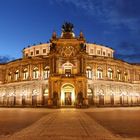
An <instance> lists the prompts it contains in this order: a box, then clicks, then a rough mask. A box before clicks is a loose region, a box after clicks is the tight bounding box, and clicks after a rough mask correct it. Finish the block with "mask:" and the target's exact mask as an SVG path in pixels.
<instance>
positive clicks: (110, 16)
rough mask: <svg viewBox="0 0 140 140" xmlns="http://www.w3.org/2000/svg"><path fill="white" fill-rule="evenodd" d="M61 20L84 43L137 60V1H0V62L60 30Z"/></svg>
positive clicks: (139, 10) (139, 36) (139, 47)
mask: <svg viewBox="0 0 140 140" xmlns="http://www.w3.org/2000/svg"><path fill="white" fill-rule="evenodd" d="M65 21H69V22H72V23H73V24H74V27H75V28H74V31H75V34H76V35H79V32H80V31H83V33H84V35H85V38H86V40H87V41H88V42H92V43H97V44H103V45H106V46H109V47H111V48H113V49H115V56H116V57H117V58H120V59H123V60H125V61H128V62H133V63H140V45H139V43H140V0H0V61H1V62H3V61H7V60H9V59H13V58H14V59H16V58H20V57H22V49H23V48H24V47H27V46H28V45H33V44H38V43H40V42H47V41H49V39H50V38H51V35H52V32H53V31H56V32H57V34H58V35H60V33H61V26H62V24H63V23H64V22H65Z"/></svg>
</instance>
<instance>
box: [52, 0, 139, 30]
mask: <svg viewBox="0 0 140 140" xmlns="http://www.w3.org/2000/svg"><path fill="white" fill-rule="evenodd" d="M53 2H54V3H55V2H57V3H60V4H66V3H67V4H72V5H74V6H75V7H77V8H78V9H79V8H80V9H83V10H84V13H86V14H88V15H91V16H93V18H96V17H97V18H96V20H98V21H99V22H103V23H106V24H110V25H111V26H113V28H121V27H122V25H123V26H126V27H127V28H128V29H129V30H131V31H136V30H137V28H138V27H139V24H140V20H139V17H140V15H139V13H140V8H139V6H138V5H140V1H139V0H127V2H126V0H53Z"/></svg>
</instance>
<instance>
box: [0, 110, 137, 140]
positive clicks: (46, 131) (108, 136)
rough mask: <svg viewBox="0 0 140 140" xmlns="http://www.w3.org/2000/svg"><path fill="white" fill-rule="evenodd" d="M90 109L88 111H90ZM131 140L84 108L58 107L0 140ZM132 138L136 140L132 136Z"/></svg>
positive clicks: (135, 139)
mask: <svg viewBox="0 0 140 140" xmlns="http://www.w3.org/2000/svg"><path fill="white" fill-rule="evenodd" d="M91 110H92V109H90V110H89V111H91ZM124 139H125V140H132V138H131V139H129V138H122V137H120V136H116V135H114V134H112V133H111V132H110V131H108V130H107V129H105V128H104V127H103V126H101V125H100V124H98V123H97V122H96V121H95V120H94V119H92V118H91V117H89V116H88V115H86V113H85V112H84V110H76V109H60V110H59V109H58V110H54V111H51V112H49V114H47V115H45V116H43V117H42V118H41V119H40V120H38V121H36V122H35V123H33V124H32V125H30V126H28V127H26V128H24V129H22V130H21V131H19V132H16V133H14V134H13V135H11V136H3V137H2V136H1V137H0V140H124ZM133 140H138V139H137V138H133Z"/></svg>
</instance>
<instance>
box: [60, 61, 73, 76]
mask: <svg viewBox="0 0 140 140" xmlns="http://www.w3.org/2000/svg"><path fill="white" fill-rule="evenodd" d="M62 68H63V70H64V74H65V75H66V77H70V76H71V74H72V70H73V64H72V63H70V62H69V61H67V62H66V63H64V64H63V65H62Z"/></svg>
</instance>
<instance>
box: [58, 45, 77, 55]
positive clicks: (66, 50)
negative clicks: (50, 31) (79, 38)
mask: <svg viewBox="0 0 140 140" xmlns="http://www.w3.org/2000/svg"><path fill="white" fill-rule="evenodd" d="M59 53H60V54H61V56H64V57H71V56H75V55H76V50H75V49H74V47H72V46H63V47H62V48H61V49H60V51H59Z"/></svg>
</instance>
